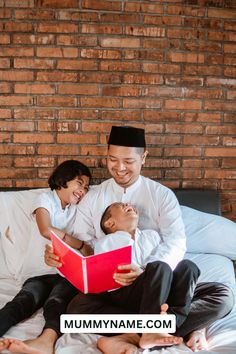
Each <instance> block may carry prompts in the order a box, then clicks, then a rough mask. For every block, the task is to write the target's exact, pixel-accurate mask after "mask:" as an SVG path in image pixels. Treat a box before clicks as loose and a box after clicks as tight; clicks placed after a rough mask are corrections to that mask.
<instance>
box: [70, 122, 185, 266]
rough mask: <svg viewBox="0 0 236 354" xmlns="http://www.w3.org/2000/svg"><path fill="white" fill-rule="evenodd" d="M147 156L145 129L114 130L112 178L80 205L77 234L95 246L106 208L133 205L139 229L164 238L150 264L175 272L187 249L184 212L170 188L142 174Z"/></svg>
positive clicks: (109, 165)
mask: <svg viewBox="0 0 236 354" xmlns="http://www.w3.org/2000/svg"><path fill="white" fill-rule="evenodd" d="M147 154H148V152H147V151H146V143H145V135H144V129H140V128H133V127H120V126H119V127H116V126H113V127H112V129H111V133H110V136H109V140H108V155H107V168H108V171H109V172H110V174H111V176H112V178H110V179H109V180H107V181H105V182H103V183H102V184H100V185H98V186H95V187H94V188H93V189H92V190H91V191H90V192H89V193H88V195H87V196H86V198H84V199H83V200H82V202H81V203H80V205H78V213H77V217H76V222H75V225H74V228H75V229H74V231H75V234H77V235H78V236H79V238H80V239H82V240H84V241H87V242H91V243H92V244H93V242H94V240H95V239H96V238H100V237H101V236H104V234H103V232H102V230H101V228H100V220H101V216H102V213H103V211H104V210H105V208H106V207H107V206H108V205H110V204H111V203H113V202H123V203H130V204H132V205H133V206H135V208H137V209H138V210H139V214H140V216H139V218H140V219H139V220H140V221H139V228H140V229H144V228H145V229H154V230H156V231H158V233H159V234H160V236H161V239H162V241H161V243H160V246H159V248H158V250H156V252H155V254H153V258H152V259H151V258H150V261H152V260H157V259H158V260H160V261H163V262H166V263H168V264H169V265H170V266H171V268H172V269H174V268H175V266H176V265H177V263H178V262H179V261H180V260H182V259H183V256H184V253H185V250H186V237H185V231H184V225H183V221H182V217H181V211H180V207H179V203H178V201H177V199H176V197H175V195H174V193H173V192H172V191H171V190H170V189H168V188H167V187H165V186H163V185H161V184H160V183H158V182H156V181H153V180H151V179H149V178H146V177H143V176H141V175H140V172H141V168H142V166H143V165H144V163H145V160H146V157H147Z"/></svg>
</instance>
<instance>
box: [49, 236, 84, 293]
mask: <svg viewBox="0 0 236 354" xmlns="http://www.w3.org/2000/svg"><path fill="white" fill-rule="evenodd" d="M50 236H51V240H52V246H53V251H54V253H55V254H57V255H58V256H59V257H60V262H61V263H62V266H61V267H60V268H58V271H59V272H60V273H61V274H62V275H63V276H64V277H65V278H66V279H67V280H69V282H70V283H71V284H73V285H74V286H75V287H76V288H77V289H79V290H80V291H82V292H84V290H85V289H84V279H83V259H85V257H83V256H81V254H79V253H78V252H77V251H76V250H74V249H73V248H72V247H70V246H69V245H67V244H66V243H65V242H63V241H62V240H61V239H60V238H59V237H58V236H57V235H56V234H55V232H53V231H51V235H50Z"/></svg>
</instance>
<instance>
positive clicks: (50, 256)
mask: <svg viewBox="0 0 236 354" xmlns="http://www.w3.org/2000/svg"><path fill="white" fill-rule="evenodd" d="M59 259H60V258H59V257H58V256H57V255H56V254H55V253H53V249H52V246H50V245H46V246H45V251H44V262H45V263H46V264H47V265H48V266H49V267H57V268H59V267H61V266H62V263H61V262H60V260H59Z"/></svg>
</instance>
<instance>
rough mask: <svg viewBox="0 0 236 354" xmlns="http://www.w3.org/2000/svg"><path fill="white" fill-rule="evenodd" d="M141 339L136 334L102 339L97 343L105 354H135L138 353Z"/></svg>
mask: <svg viewBox="0 0 236 354" xmlns="http://www.w3.org/2000/svg"><path fill="white" fill-rule="evenodd" d="M139 338H140V337H139V336H138V335H137V334H136V333H126V334H121V335H117V336H113V337H101V338H99V339H98V341H97V347H98V349H99V350H101V352H102V353H103V354H135V353H137V351H138V344H139Z"/></svg>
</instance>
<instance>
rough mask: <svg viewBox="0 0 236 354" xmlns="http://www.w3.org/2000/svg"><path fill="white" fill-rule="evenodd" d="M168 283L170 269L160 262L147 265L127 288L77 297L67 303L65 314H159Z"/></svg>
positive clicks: (170, 274) (169, 280)
mask: <svg viewBox="0 0 236 354" xmlns="http://www.w3.org/2000/svg"><path fill="white" fill-rule="evenodd" d="M171 282H172V270H171V268H170V267H169V266H168V265H167V264H166V263H164V262H153V263H149V264H148V265H147V267H146V269H145V271H144V272H143V273H142V274H141V275H140V276H139V277H138V278H137V279H136V280H135V281H134V282H133V284H131V285H129V286H124V287H122V288H120V289H118V290H115V291H110V292H104V293H101V294H81V293H80V294H78V295H77V296H76V297H75V298H74V299H73V300H72V301H71V303H70V304H69V306H68V310H67V312H68V313H80V314H88V313H90V314H119V313H120V314H122V313H129V314H130V313H133V314H138V313H143V314H145V313H147V314H150V313H157V314H159V313H160V306H161V305H162V304H163V303H165V302H166V300H167V298H168V295H169V292H170V287H171Z"/></svg>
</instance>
